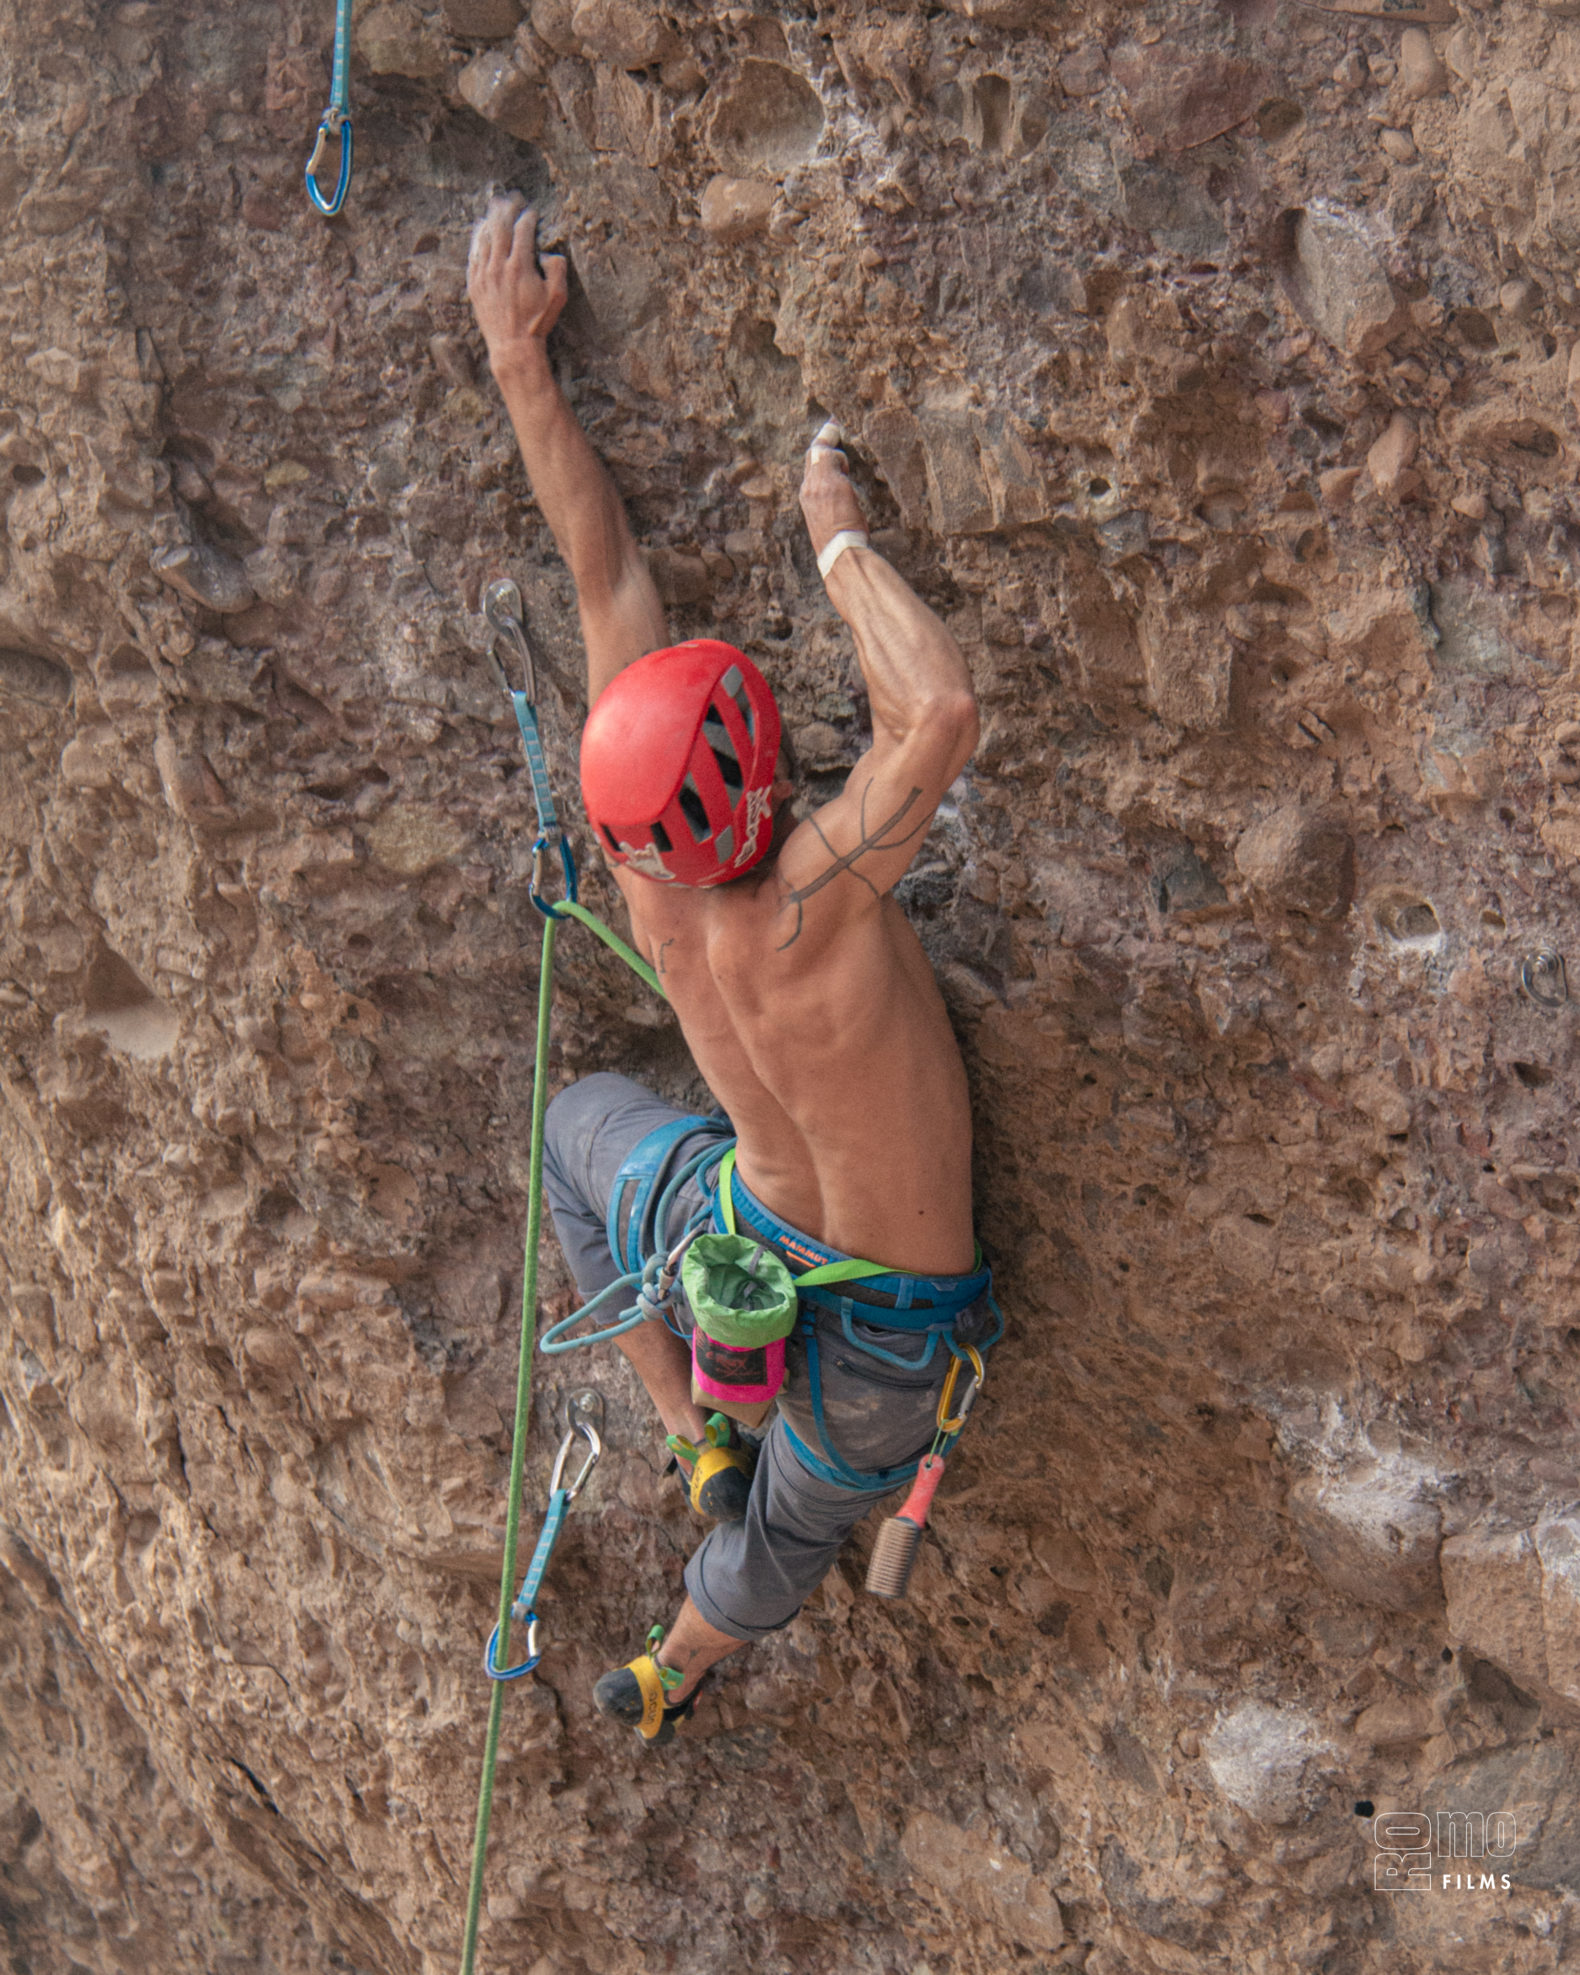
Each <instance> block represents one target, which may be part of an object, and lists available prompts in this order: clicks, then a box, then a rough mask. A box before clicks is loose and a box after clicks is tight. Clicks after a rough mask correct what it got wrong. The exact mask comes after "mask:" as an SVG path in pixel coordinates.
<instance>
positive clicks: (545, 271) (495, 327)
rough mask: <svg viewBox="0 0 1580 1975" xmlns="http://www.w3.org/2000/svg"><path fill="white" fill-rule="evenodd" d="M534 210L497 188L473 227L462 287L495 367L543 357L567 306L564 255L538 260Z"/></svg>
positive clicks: (547, 255) (519, 195)
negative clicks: (545, 346)
mask: <svg viewBox="0 0 1580 1975" xmlns="http://www.w3.org/2000/svg"><path fill="white" fill-rule="evenodd" d="M537 245H538V215H537V212H536V211H535V210H534V208H533V207H531V206H529V205H528V204H527V202H526V201H525V199H523V198H522V196H521V194H520V193H519V192H507V193H496V194H495V195H494V197H493V198H491V199H490V200H489V202H488V211H487V212H486V213H485V214H484V215H483V217H482V218H481V219H480V220H479V221H478V223H477V225H476V226H475V227H473V229H472V251H471V255H470V257H469V259H468V261H467V268H466V292H467V294H468V295H469V296H470V297H471V302H472V312H473V313H474V314H475V315H476V317H477V326H478V328H479V329H481V330H482V332H483V341H484V342H485V343H486V344H487V345H488V360H489V362H490V363H491V364H492V365H493V367H494V370H495V372H496V373H497V372H498V371H499V369H500V368H501V366H504V367H507V368H508V366H509V365H510V364H511V363H512V362H516V361H519V360H521V359H522V358H527V359H532V358H541V356H542V354H543V346H544V344H545V343H546V342H547V340H548V334H549V331H550V330H551V329H552V328H553V327H554V325H555V323H556V322H558V321H559V318H560V311H561V309H563V308H564V306H565V296H566V292H567V282H566V275H565V256H564V255H563V254H545V255H544V257H543V260H542V263H541V266H540V264H539V261H538V253H537Z"/></svg>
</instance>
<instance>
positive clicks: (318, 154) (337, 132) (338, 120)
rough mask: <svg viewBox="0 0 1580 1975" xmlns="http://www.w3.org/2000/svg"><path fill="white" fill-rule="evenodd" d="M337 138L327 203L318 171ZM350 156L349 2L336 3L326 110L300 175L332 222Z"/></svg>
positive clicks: (338, 0)
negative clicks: (336, 159) (336, 168)
mask: <svg viewBox="0 0 1580 1975" xmlns="http://www.w3.org/2000/svg"><path fill="white" fill-rule="evenodd" d="M336 138H338V139H339V141H340V174H339V176H338V177H337V179H336V180H335V189H334V191H333V192H331V193H330V195H329V197H328V198H327V199H326V198H325V197H324V195H323V193H322V192H321V191H320V190H319V188H318V168H319V166H320V165H321V164H322V163H323V162H324V153H325V152H326V151H327V150H328V149H329V146H330V144H331V142H332V141H333V140H334V139H336ZM351 153H352V143H351V0H335V65H334V68H333V70H332V71H331V74H330V79H329V107H328V109H327V110H325V112H324V114H323V115H322V116H321V117H320V118H319V119H318V136H317V138H316V140H315V141H314V144H313V155H312V156H311V157H310V158H309V159H308V161H307V170H306V171H305V172H304V173H303V177H304V178H305V179H306V181H307V196H308V198H309V199H311V200H312V202H313V204H314V205H315V206H316V207H317V208H318V210H319V211H320V212H321V213H322V214H323V215H324V217H325V219H333V218H334V216H335V214H336V213H338V212H339V210H340V208H341V207H342V206H343V205H344V204H345V203H346V192H347V190H348V188H349V187H350V184H351Z"/></svg>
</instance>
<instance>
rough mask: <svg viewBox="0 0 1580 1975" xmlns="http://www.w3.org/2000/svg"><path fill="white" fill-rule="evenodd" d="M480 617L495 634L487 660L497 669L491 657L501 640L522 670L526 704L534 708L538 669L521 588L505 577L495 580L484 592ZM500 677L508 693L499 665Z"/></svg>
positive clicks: (502, 671) (493, 656)
mask: <svg viewBox="0 0 1580 1975" xmlns="http://www.w3.org/2000/svg"><path fill="white" fill-rule="evenodd" d="M483 615H484V616H485V617H486V618H487V619H488V628H489V630H491V631H492V632H493V634H494V637H493V639H491V640H490V641H489V648H488V649H489V656H490V657H491V658H493V659H494V663H495V665H499V660H498V658H497V656H495V654H494V642H495V641H496V640H498V639H500V638H503V639H504V641H505V643H506V644H507V645H508V646H509V647H510V649H511V650H512V651H513V652H514V653H515V655H516V658H517V660H518V662H519V664H520V666H521V674H522V678H523V679H524V681H525V682H526V695H527V704H528V705H529V706H536V705H537V703H538V667H537V661H536V659H535V658H534V657H533V653H532V640H531V639H530V638H529V637H528V636H527V613H526V611H525V610H524V609H523V607H522V603H521V589H520V586H519V585H518V584H516V583H514V582H512V581H511V579H510V578H509V577H508V576H496V577H495V578H494V580H493V582H492V583H490V584H489V586H488V588H487V589H486V590H485V591H484V592H483ZM499 673H500V677H501V678H504V679H505V680H506V687H507V690H508V687H509V680H508V677H507V676H506V673H505V668H504V667H503V666H502V665H499Z"/></svg>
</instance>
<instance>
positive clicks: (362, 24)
mask: <svg viewBox="0 0 1580 1975" xmlns="http://www.w3.org/2000/svg"><path fill="white" fill-rule="evenodd" d="M355 46H356V52H357V53H358V55H360V56H361V58H362V59H363V61H365V62H366V63H367V65H368V67H369V68H370V69H371V70H372V72H373V73H374V75H403V76H407V77H409V78H410V79H411V80H412V81H413V82H427V81H431V80H432V79H433V78H434V77H435V76H440V75H443V74H444V71H445V65H446V64H445V51H444V44H443V42H442V40H441V39H440V37H439V36H438V34H437V33H436V32H435V31H434V29H433V28H432V27H431V26H430V25H429V23H428V21H427V20H426V19H425V17H424V16H423V15H422V14H421V13H419V11H418V10H417V8H416V7H414V6H411V5H408V4H407V0H380V4H378V5H377V6H374V7H371V8H370V9H369V10H368V12H367V13H365V14H363V15H362V17H361V18H360V19H359V20H358V22H357V25H356V33H355Z"/></svg>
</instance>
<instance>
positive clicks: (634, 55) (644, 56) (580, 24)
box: [570, 0, 675, 69]
mask: <svg viewBox="0 0 1580 1975" xmlns="http://www.w3.org/2000/svg"><path fill="white" fill-rule="evenodd" d="M570 31H571V33H572V34H573V35H574V36H575V37H576V39H577V41H579V42H580V43H581V45H582V47H583V48H584V49H585V50H586V51H587V53H588V54H589V55H595V56H597V57H598V59H599V60H601V61H605V62H609V63H611V64H612V65H613V66H614V67H615V68H620V69H642V68H646V67H647V66H648V65H649V64H650V63H652V62H657V61H662V60H663V58H664V57H665V56H666V55H668V54H670V53H671V52H672V51H673V49H674V46H675V36H674V31H673V29H672V28H671V27H670V25H669V23H668V21H667V20H666V19H665V17H664V14H663V11H662V10H661V9H660V8H658V7H656V6H652V5H650V4H648V0H577V4H576V6H575V9H574V11H573V12H572V14H571V21H570Z"/></svg>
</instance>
